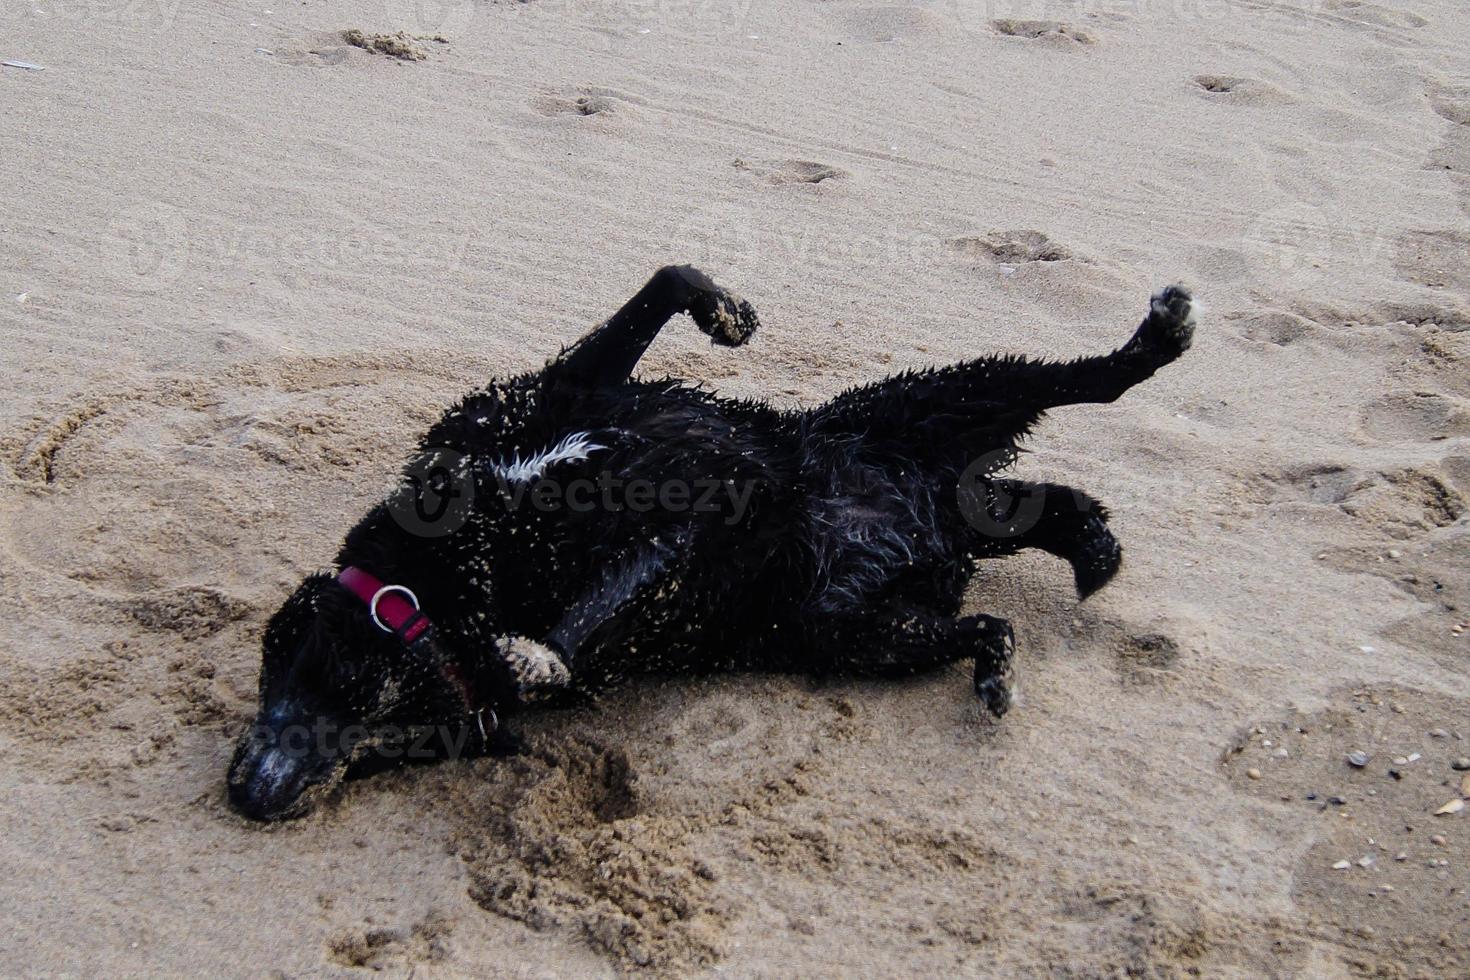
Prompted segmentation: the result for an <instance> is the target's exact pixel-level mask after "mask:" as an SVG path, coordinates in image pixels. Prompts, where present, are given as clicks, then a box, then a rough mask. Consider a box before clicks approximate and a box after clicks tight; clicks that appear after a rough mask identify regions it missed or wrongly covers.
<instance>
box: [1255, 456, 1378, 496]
mask: <svg viewBox="0 0 1470 980" xmlns="http://www.w3.org/2000/svg"><path fill="white" fill-rule="evenodd" d="M1261 479H1262V480H1264V481H1265V483H1266V484H1267V485H1268V487H1269V488H1270V490H1269V491H1268V494H1267V497H1268V499H1276V500H1282V499H1284V500H1299V501H1303V502H1306V503H1312V504H1328V505H1336V504H1340V503H1342V502H1343V501H1344V500H1346V499H1348V497H1349V496H1350V495H1351V494H1352V493H1353V491H1355V490H1357V489H1358V488H1359V487H1362V486H1364V485H1365V484H1366V483H1367V480H1368V477H1367V474H1365V473H1363V472H1362V471H1361V470H1357V469H1354V468H1352V467H1348V466H1339V465H1337V464H1336V463H1308V464H1301V465H1296V466H1289V467H1287V468H1285V469H1283V470H1280V471H1278V472H1275V473H1263V474H1261Z"/></svg>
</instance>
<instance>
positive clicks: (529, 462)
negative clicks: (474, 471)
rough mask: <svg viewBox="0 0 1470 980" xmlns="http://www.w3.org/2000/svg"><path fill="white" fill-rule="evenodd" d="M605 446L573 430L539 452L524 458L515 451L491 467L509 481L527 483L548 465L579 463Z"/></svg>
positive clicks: (544, 470)
mask: <svg viewBox="0 0 1470 980" xmlns="http://www.w3.org/2000/svg"><path fill="white" fill-rule="evenodd" d="M606 448H607V447H606V446H599V445H598V444H597V443H595V442H593V441H592V439H591V437H590V436H589V435H588V434H587V433H586V432H573V433H570V434H569V435H567V436H564V437H563V438H562V440H561V442H558V443H557V444H556V445H554V446H551V447H550V448H547V449H543V450H541V451H540V452H539V453H533V454H532V455H530V456H528V457H526V458H525V459H521V454H520V453H516V454H515V456H514V457H513V458H512V459H511V461H510V462H508V463H507V462H504V461H502V462H499V463H496V464H495V465H494V466H493V467H491V469H492V470H494V471H495V472H496V473H497V474H499V475H500V476H502V477H504V478H505V479H506V480H507V481H509V482H512V483H527V482H529V481H531V480H534V479H537V478H538V477H540V476H541V475H542V474H543V473H545V472H546V469H547V467H549V466H555V465H556V464H557V463H580V462H582V461H583V460H584V459H587V458H588V457H589V456H591V455H592V454H593V453H595V452H596V451H597V450H599V449H606Z"/></svg>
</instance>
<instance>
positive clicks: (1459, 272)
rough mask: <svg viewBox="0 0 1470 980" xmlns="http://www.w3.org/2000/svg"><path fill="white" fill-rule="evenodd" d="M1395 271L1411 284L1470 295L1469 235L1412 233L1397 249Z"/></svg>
mask: <svg viewBox="0 0 1470 980" xmlns="http://www.w3.org/2000/svg"><path fill="white" fill-rule="evenodd" d="M1393 264H1394V268H1395V269H1397V270H1398V272H1399V274H1400V275H1402V276H1403V277H1404V278H1405V279H1407V280H1409V281H1410V282H1417V283H1419V284H1420V285H1423V286H1432V287H1434V288H1436V289H1450V290H1454V291H1455V292H1457V293H1460V294H1462V295H1464V294H1466V293H1470V235H1467V234H1466V233H1464V232H1461V231H1448V230H1445V231H1411V232H1409V233H1408V234H1406V235H1404V236H1402V237H1401V238H1399V240H1398V241H1397V242H1396V243H1395V245H1394V257H1393Z"/></svg>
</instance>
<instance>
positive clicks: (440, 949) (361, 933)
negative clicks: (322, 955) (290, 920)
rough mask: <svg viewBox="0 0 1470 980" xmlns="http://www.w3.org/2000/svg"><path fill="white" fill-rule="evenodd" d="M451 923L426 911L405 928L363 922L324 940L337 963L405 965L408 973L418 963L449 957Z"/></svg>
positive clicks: (380, 967) (369, 966) (358, 966)
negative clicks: (363, 923) (362, 925)
mask: <svg viewBox="0 0 1470 980" xmlns="http://www.w3.org/2000/svg"><path fill="white" fill-rule="evenodd" d="M452 931H453V923H452V922H450V921H449V920H448V919H446V918H443V917H441V916H439V915H436V914H433V913H430V914H429V915H428V916H426V917H425V918H424V920H423V921H421V922H418V923H416V924H415V925H413V926H412V927H411V928H408V929H393V928H384V927H372V926H364V927H362V928H358V929H350V930H347V931H346V932H343V933H340V934H339V935H338V936H337V937H336V938H334V939H332V940H331V941H330V942H328V943H327V955H328V956H329V957H330V958H331V960H332V962H333V963H336V964H337V965H338V966H345V967H351V968H356V969H362V968H367V969H371V970H383V969H386V968H389V967H396V968H398V969H399V970H400V971H401V970H402V969H403V968H404V967H408V968H409V970H408V972H409V975H410V976H412V975H413V973H414V971H415V969H416V967H417V965H418V964H420V963H441V962H443V961H444V960H446V959H448V958H449V946H448V938H449V934H450V933H451V932H452Z"/></svg>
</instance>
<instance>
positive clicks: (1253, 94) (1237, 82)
mask: <svg viewBox="0 0 1470 980" xmlns="http://www.w3.org/2000/svg"><path fill="white" fill-rule="evenodd" d="M1193 81H1194V89H1195V91H1196V92H1198V93H1199V94H1200V95H1201V96H1203V97H1204V98H1207V99H1209V100H1210V101H1211V102H1227V103H1230V104H1232V105H1284V104H1286V103H1289V102H1291V101H1292V99H1291V97H1290V96H1288V95H1287V94H1286V93H1285V92H1283V91H1281V89H1279V88H1277V87H1276V86H1274V85H1272V84H1270V83H1269V82H1263V81H1261V80H1260V79H1256V78H1243V77H1240V76H1238V75H1196V76H1194V80H1193Z"/></svg>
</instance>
